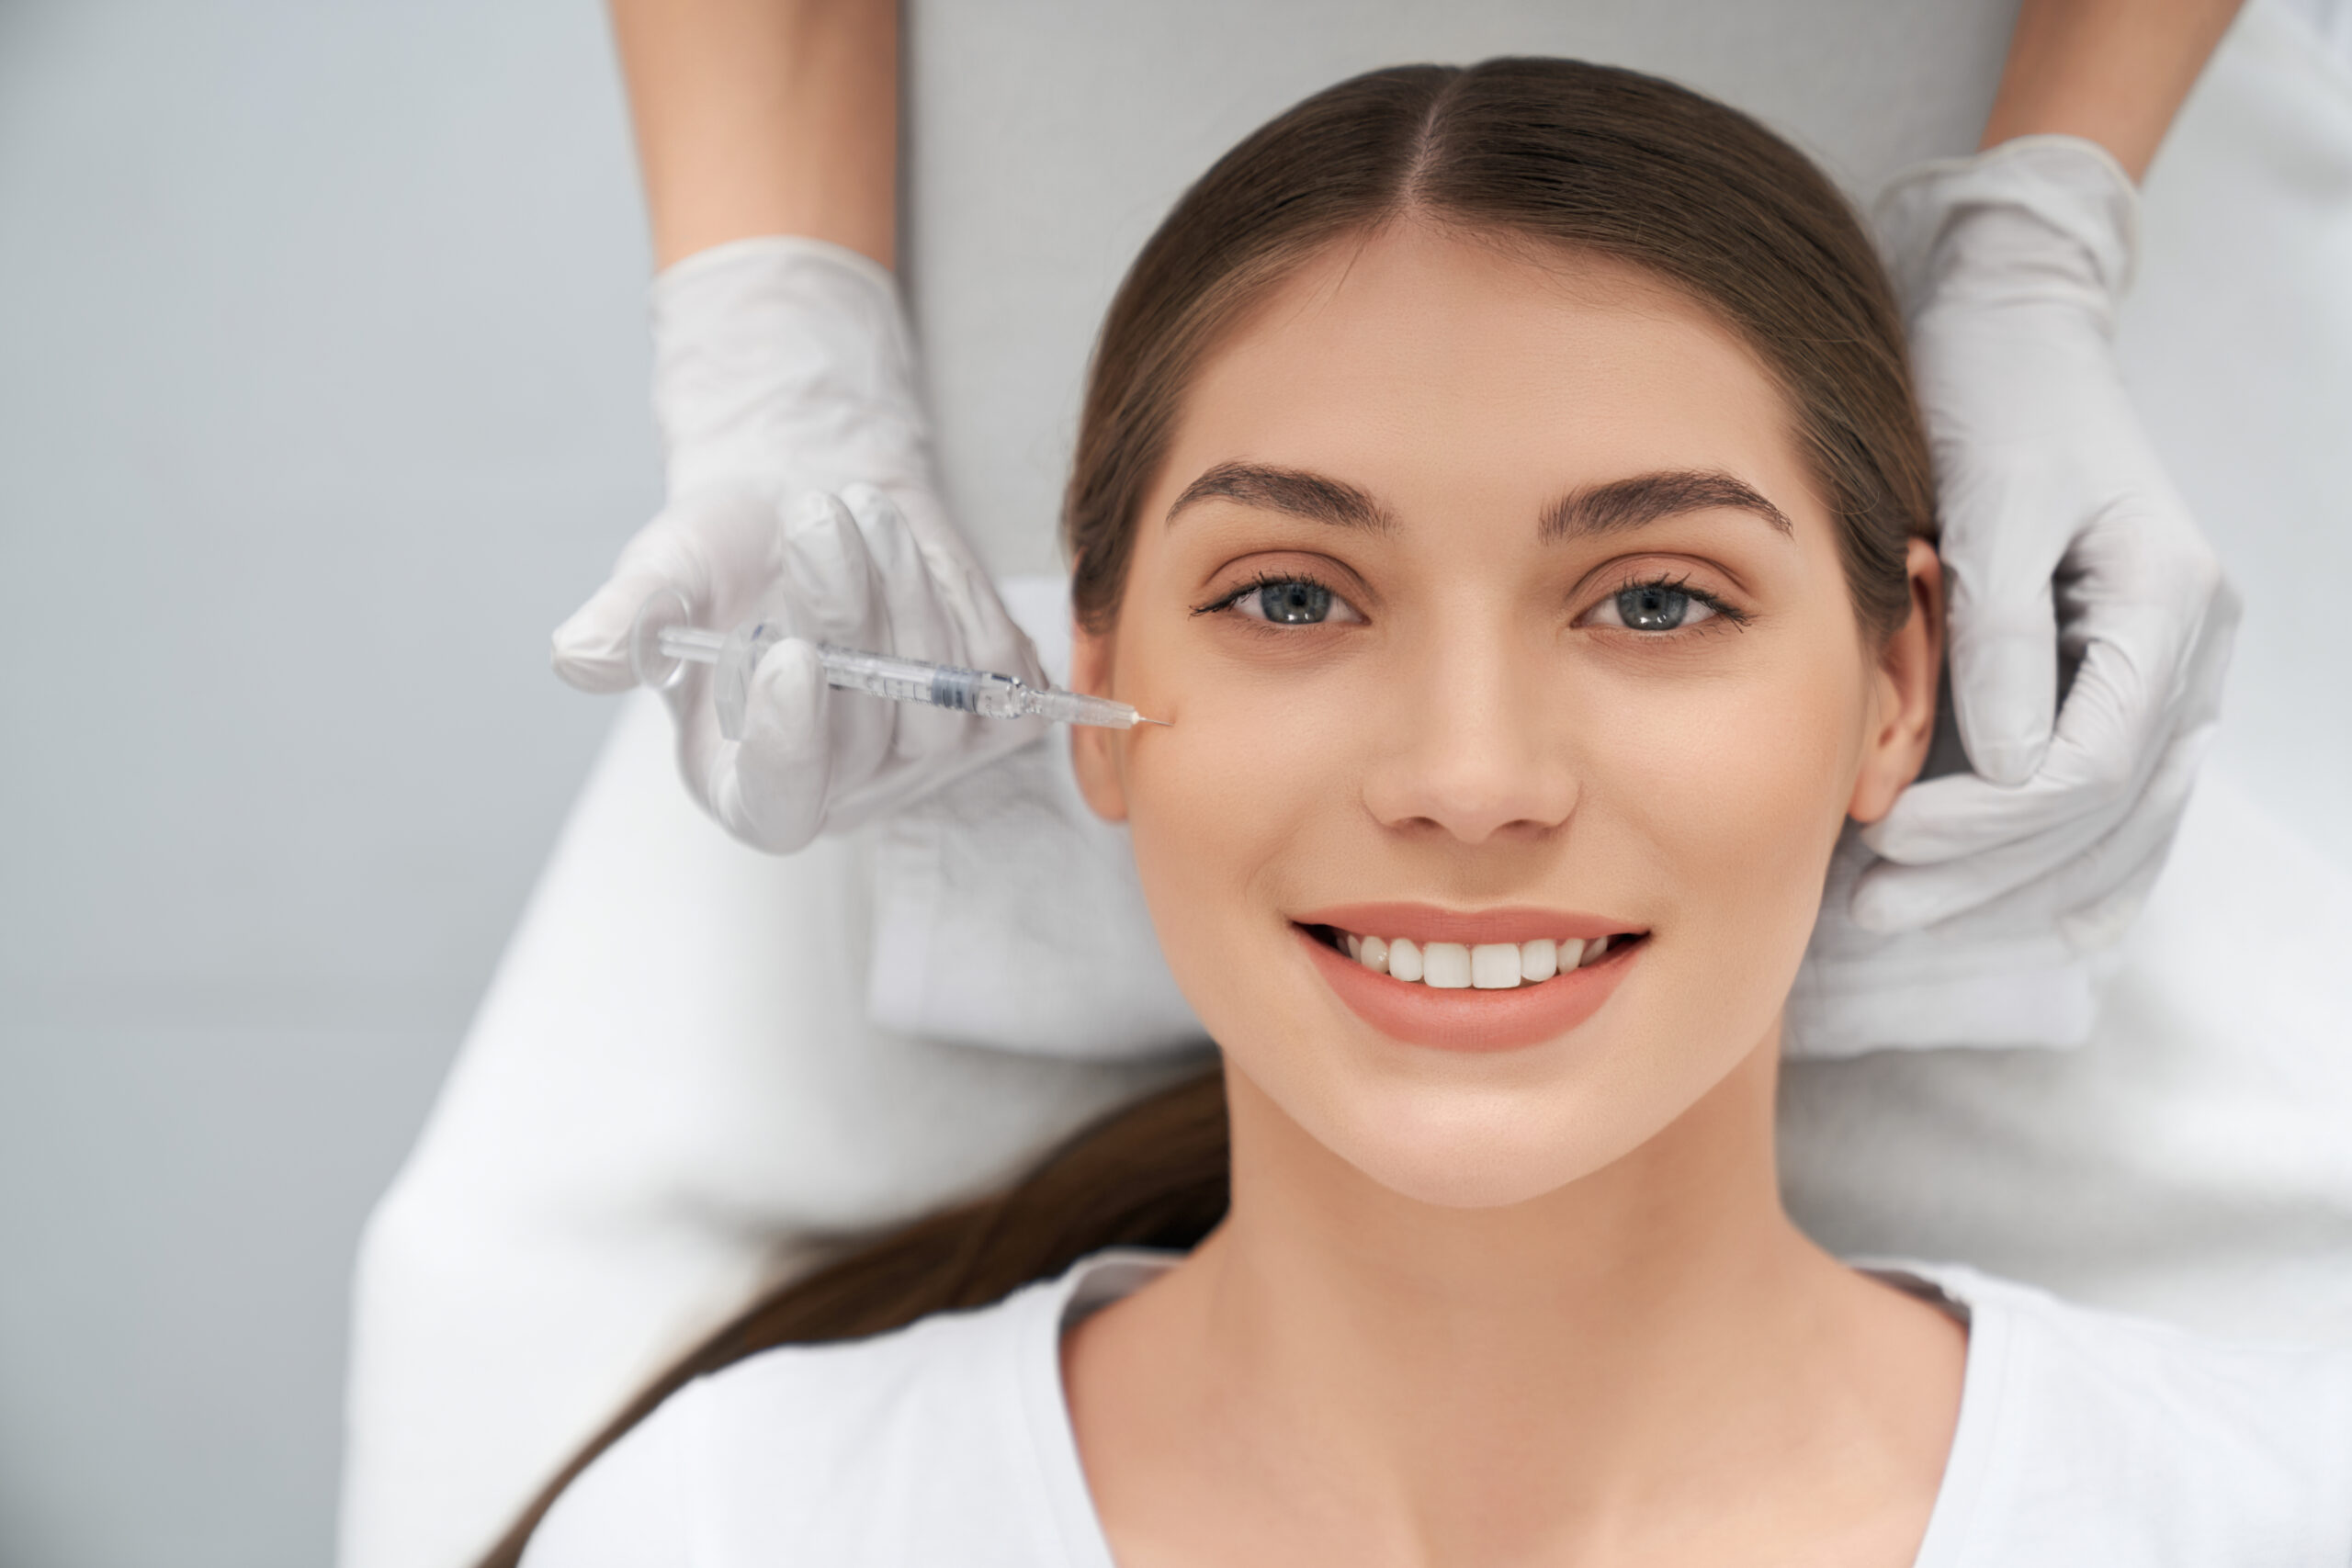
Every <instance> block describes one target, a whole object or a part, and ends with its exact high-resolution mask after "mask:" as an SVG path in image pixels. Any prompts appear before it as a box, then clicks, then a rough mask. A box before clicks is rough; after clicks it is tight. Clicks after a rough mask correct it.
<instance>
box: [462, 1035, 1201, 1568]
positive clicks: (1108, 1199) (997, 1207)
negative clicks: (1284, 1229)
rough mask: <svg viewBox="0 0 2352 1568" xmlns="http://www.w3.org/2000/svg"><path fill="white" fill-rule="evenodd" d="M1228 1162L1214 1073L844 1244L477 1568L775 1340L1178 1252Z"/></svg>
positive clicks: (886, 1327)
mask: <svg viewBox="0 0 2352 1568" xmlns="http://www.w3.org/2000/svg"><path fill="white" fill-rule="evenodd" d="M1226 1203H1227V1127H1226V1112H1225V1077H1224V1075H1223V1074H1222V1073H1221V1072H1218V1071H1216V1070H1212V1071H1209V1072H1206V1073H1204V1074H1202V1075H1201V1076H1200V1077H1194V1078H1189V1079H1186V1080H1185V1081H1184V1082H1182V1083H1180V1084H1178V1085H1176V1086H1175V1087H1174V1088H1172V1089H1162V1090H1161V1091H1159V1093H1158V1094H1155V1095H1153V1096H1151V1097H1150V1098H1149V1099H1148V1100H1142V1101H1139V1102H1138V1103H1136V1104H1135V1105H1132V1106H1129V1107H1127V1108H1126V1109H1125V1110H1124V1111H1114V1112H1113V1113H1112V1114H1111V1115H1109V1116H1106V1117H1104V1118H1103V1120H1101V1121H1100V1122H1095V1123H1094V1124H1093V1125H1092V1126H1091V1127H1089V1128H1087V1129H1085V1130H1084V1131H1082V1132H1080V1133H1079V1134H1076V1135H1075V1136H1074V1137H1072V1138H1071V1139H1070V1140H1069V1142H1068V1143H1065V1144H1064V1145H1062V1146H1061V1147H1060V1148H1058V1149H1057V1150H1056V1151H1055V1152H1054V1153H1052V1154H1050V1155H1048V1156H1046V1158H1045V1159H1044V1160H1043V1161H1041V1162H1039V1164H1038V1165H1037V1166H1036V1167H1035V1168H1033V1169H1032V1170H1031V1171H1030V1172H1029V1174H1028V1175H1026V1176H1024V1177H1023V1178H1022V1179H1020V1180H1018V1181H1016V1182H1014V1183H1013V1184H1012V1186H1011V1187H1008V1188H1006V1189H1005V1190H1002V1191H1001V1192H998V1193H996V1194H994V1195H993V1196H991V1197H987V1198H982V1199H979V1200H977V1201H973V1202H969V1203H965V1204H961V1205H959V1206H957V1207H956V1208H953V1209H946V1210H943V1211H942V1212H940V1213H936V1214H933V1215H931V1216H929V1217H928V1218H926V1219H921V1220H917V1221H916V1222H915V1223H914V1224H910V1225H908V1226H906V1227H904V1228H903V1229H900V1230H897V1231H892V1232H890V1233H889V1234H888V1235H883V1236H880V1237H878V1238H876V1239H874V1240H870V1241H866V1242H864V1243H862V1244H859V1245H856V1246H854V1247H852V1248H851V1249H850V1250H849V1251H848V1252H846V1253H844V1254H843V1255H842V1256H841V1257H839V1258H835V1259H834V1260H833V1261H832V1262H831V1263H829V1264H827V1265H825V1266H824V1267H823V1268H821V1269H818V1270H817V1271H816V1272H815V1273H813V1274H809V1275H808V1276H806V1277H804V1278H802V1279H798V1280H791V1281H788V1282H786V1284H783V1285H781V1286H778V1287H777V1288H776V1289H775V1290H774V1291H773V1292H770V1293H769V1294H768V1295H766V1296H765V1297H763V1298H762V1299H761V1300H760V1301H758V1302H756V1303H753V1304H752V1306H751V1307H750V1308H749V1309H748V1310H747V1311H745V1312H744V1313H743V1314H741V1316H739V1317H737V1318H736V1319H735V1320H734V1321H733V1322H732V1323H729V1324H728V1325H726V1326H725V1327H723V1328H721V1329H719V1330H718V1333H716V1334H714V1335H712V1336H711V1337H709V1338H708V1339H706V1340H705V1341H703V1343H702V1344H701V1345H700V1346H699V1347H698V1348H695V1350H693V1351H691V1352H689V1353H688V1354H687V1355H686V1357H685V1358H684V1359H682V1360H681V1361H679V1362H678V1363H677V1365H675V1366H673V1367H672V1368H671V1369H670V1370H669V1371H665V1372H663V1373H662V1375H661V1376H660V1377H658V1378H656V1379H655V1380H654V1381H653V1382H652V1384H651V1385H650V1387H648V1388H647V1389H646V1390H645V1391H644V1392H643V1393H640V1394H639V1395H638V1396H637V1398H636V1399H634V1400H632V1401H631V1402H630V1403H629V1404H628V1408H626V1409H624V1410H623V1411H622V1412H621V1413H620V1414H619V1415H618V1416H615V1417H614V1418H613V1420H612V1422H611V1423H610V1424H609V1425H608V1426H606V1427H605V1429H604V1430H603V1431H601V1432H599V1433H597V1434H596V1436H595V1437H594V1438H592V1439H591V1440H590V1441H589V1443H588V1445H587V1446H586V1447H585V1448H583V1449H582V1450H581V1451H580V1453H579V1454H578V1455H577V1456H576V1457H574V1458H573V1459H572V1461H571V1462H570V1463H569V1464H567V1465H565V1466H564V1467H563V1469H562V1471H561V1472H559V1473H558V1474H557V1476H556V1478H555V1479H554V1480H553V1481H551V1482H549V1483H548V1485H547V1488H546V1490H544V1491H542V1492H541V1493H540V1494H539V1495H538V1496H537V1498H535V1499H533V1501H532V1503H531V1506H529V1507H528V1508H527V1509H526V1510H525V1511H524V1513H523V1517H521V1518H520V1519H518V1520H516V1521H515V1528H514V1529H511V1530H509V1531H507V1532H506V1535H505V1537H504V1538H503V1540H500V1541H499V1543H498V1544H497V1545H496V1546H495V1547H493V1548H492V1550H491V1551H490V1553H489V1554H488V1555H487V1556H485V1557H483V1558H482V1559H481V1568H518V1565H519V1564H520V1563H521V1562H522V1561H523V1549H524V1547H525V1546H526V1544H527V1543H528V1542H529V1540H530V1539H531V1532H532V1531H533V1530H534V1529H537V1528H538V1523H539V1520H540V1518H541V1517H544V1516H545V1515H546V1513H547V1511H548V1508H549V1507H551V1506H554V1503H555V1500H556V1498H557V1497H558V1496H560V1495H561V1494H562V1492H563V1489H564V1488H565V1487H566V1486H569V1485H571V1483H572V1481H573V1479H574V1478H575V1477H577V1476H578V1475H579V1474H580V1472H582V1471H583V1470H585V1469H587V1468H588V1466H589V1465H590V1464H591V1463H592V1462H594V1460H595V1458H596V1456H597V1455H599V1454H601V1453H603V1452H604V1451H605V1450H606V1449H608V1448H610V1447H612V1446H613V1444H615V1443H616V1442H618V1441H619V1440H620V1438H621V1437H622V1436H623V1434H625V1433H627V1432H628V1429H629V1428H630V1427H634V1426H636V1425H637V1424H638V1423H639V1421H642V1420H644V1419H645V1417H646V1416H650V1415H651V1414H652V1413H653V1410H654V1407H655V1406H657V1405H659V1404H661V1403H662V1401H663V1400H665V1399H667V1398H669V1397H670V1396H671V1395H672V1394H673V1393H677V1392H678V1391H679V1390H680V1389H682V1388H684V1386H685V1385H686V1384H687V1383H689V1382H693V1381H694V1380H695V1379H696V1378H698V1377H701V1376H704V1375H705V1374H706V1373H709V1372H715V1371H718V1370H719V1369H720V1368H722V1367H727V1366H731V1365H733V1364H734V1363H735V1362H737V1361H741V1360H743V1359H746V1358H748V1357H752V1356H756V1355H758V1354H759V1353H760V1352H761V1351H763V1350H770V1349H774V1348H776V1347H777V1346H779V1345H817V1344H823V1343H826V1342H827V1341H830V1340H837V1339H863V1338H865V1337H868V1336H870V1335H876V1334H887V1333H888V1332H889V1331H890V1330H892V1329H894V1328H903V1327H905V1326H906V1325H909V1324H910V1323H913V1322H915V1321H916V1320H917V1319H919V1318H923V1317H928V1316H930V1315H931V1314H933V1313H936V1312H954V1311H956V1310H958V1309H959V1308H965V1307H978V1306H986V1305H988V1304H989V1303H991V1302H997V1301H1001V1300H1003V1299H1004V1297H1006V1296H1008V1295H1010V1294H1011V1293H1012V1292H1014V1291H1016V1290H1018V1289H1020V1288H1021V1287H1022V1286H1023V1285H1025V1284H1028V1283H1029V1282H1030V1281H1032V1280H1050V1279H1052V1278H1053V1277H1055V1276H1056V1275H1057V1274H1059V1273H1061V1272H1062V1270H1064V1269H1068V1268H1069V1266H1070V1265H1071V1264H1073V1263H1075V1262H1077V1261H1078V1260H1079V1259H1080V1258H1084V1257H1085V1256H1087V1255H1088V1254H1089V1253H1092V1252H1100V1251H1102V1250H1103V1248H1104V1247H1165V1248H1168V1249H1170V1250H1172V1251H1180V1252H1181V1251H1189V1250H1191V1249H1192V1248H1193V1247H1194V1246H1196V1245H1198V1244H1199V1242H1200V1240H1201V1238H1202V1237H1203V1236H1204V1235H1208V1233H1209V1232H1210V1231H1211V1230H1213V1229H1215V1228H1216V1224H1217V1223H1218V1222H1219V1221H1221V1220H1222V1219H1224V1218H1225V1210H1226Z"/></svg>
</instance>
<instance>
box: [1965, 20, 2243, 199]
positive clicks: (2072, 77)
mask: <svg viewBox="0 0 2352 1568" xmlns="http://www.w3.org/2000/svg"><path fill="white" fill-rule="evenodd" d="M2240 3H2241V0H2024V4H2023V5H2022V6H2020V7H2019V8H2018V23H2017V30H2016V31H2015V32H2014V33H2013V34H2011V35H2010V39H2009V58H2008V63H2007V65H2006V66H2005V67H2003V69H2002V73H2001V88H2000V92H1999V95H1998V96H1996V98H1995V99H1994V101H1993V112H1992V114H1991V116H1990V117H1989V118H1987V119H1986V120H1985V141H1984V145H1985V146H1987V147H1990V146H1992V145H1993V144H1994V143H1996V142H1999V141H2008V140H2009V139H2010V138H2011V137H2014V136H2027V135H2031V134H2034V133H2036V132H2056V133H2060V134H2064V135H2068V136H2080V137H2084V138H2086V139H2087V140H2089V141H2096V142H2098V144H2099V145H2100V146H2102V147H2105V148H2106V149H2107V150H2108V151H2109V152H2112V153H2113V154H2115V159H2116V162H2118V163H2120V164H2122V165H2123V167H2124V169H2125V170H2126V171H2127V172H2128V173H2130V175H2131V177H2132V178H2133V179H2135V180H2136V179H2138V178H2139V177H2140V176H2141V175H2143V174H2145V173H2146V172H2147V168H2148V163H2149V160H2151V159H2153V158H2154V156H2155V155H2156V146H2157V143H2159V142H2161V141H2163V140H2164V136H2165V128H2167V127H2168V126H2170V125H2171V124H2172V118H2173V116H2174V115H2175V114H2176V113H2177V112H2178V111H2179V109H2180V105H2181V101H2182V100H2183V99H2185V98H2186V97H2188V89H2189V88H2190V87H2192V86H2194V85H2196V82H2197V74H2198V73H2199V72H2200V71H2202V70H2203V69H2204V68H2205V62H2206V60H2207V59H2208V58H2210V57H2211V54H2212V52H2213V48H2214V46H2215V45H2216V44H2218V43H2220V42H2221V40H2222V33H2224V32H2226V31H2227V30H2229V26H2230V19H2231V18H2232V17H2234V16H2236V15H2237V11H2238V6H2239V5H2240Z"/></svg>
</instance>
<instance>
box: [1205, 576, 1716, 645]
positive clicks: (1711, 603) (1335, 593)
mask: <svg viewBox="0 0 2352 1568" xmlns="http://www.w3.org/2000/svg"><path fill="white" fill-rule="evenodd" d="M1293 582H1304V583H1307V584H1309V585H1311V586H1313V587H1317V588H1320V589H1322V590H1323V591H1324V592H1327V593H1329V594H1330V595H1331V597H1333V598H1334V599H1338V598H1341V597H1342V595H1341V594H1340V591H1339V590H1338V589H1336V588H1333V587H1332V586H1331V585H1330V584H1329V583H1328V582H1326V581H1323V580H1322V579H1321V578H1319V577H1317V576H1316V575H1315V574H1314V573H1313V572H1311V571H1261V572H1260V573H1259V574H1258V575H1257V576H1255V577H1253V578H1251V579H1250V581H1247V582H1245V583H1243V584H1241V585H1240V586H1239V587H1238V588H1235V589H1233V590H1232V591H1230V592H1226V593H1221V594H1219V595H1218V596H1217V597H1216V598H1215V599H1212V600H1210V601H1209V602H1208V603H1207V604H1196V605H1194V606H1193V614H1194V615H1217V614H1219V613H1221V612H1223V611H1227V610H1230V609H1232V608H1233V607H1234V606H1235V605H1236V604H1239V603H1241V601H1242V600H1244V599H1247V598H1248V597H1250V594H1252V593H1256V592H1260V591H1261V590H1262V589H1267V588H1280V587H1283V586H1285V585H1286V584H1289V583H1293ZM1644 588H1663V589H1665V590H1667V591H1668V592H1673V593H1683V594H1688V595H1689V596H1690V597H1691V598H1692V599H1695V600H1697V601H1698V602H1699V603H1700V604H1704V605H1705V606H1706V607H1707V608H1708V609H1710V610H1712V611H1713V612H1714V613H1715V615H1716V616H1718V617H1720V618H1721V620H1722V621H1723V623H1724V625H1725V626H1730V627H1733V628H1735V629H1737V628H1740V627H1744V626H1747V620H1748V615H1747V611H1745V610H1743V609H1741V608H1739V606H1737V605H1736V604H1732V603H1731V602H1730V601H1729V600H1727V599H1724V597H1722V596H1721V595H1720V594H1715V593H1710V592H1707V591H1706V590H1705V589H1703V588H1694V587H1692V586H1691V579H1690V577H1689V576H1688V575H1687V574H1686V575H1684V576H1681V577H1673V576H1669V575H1668V574H1667V573H1664V572H1660V573H1658V574H1657V575H1656V576H1653V577H1644V578H1635V579H1632V580H1630V581H1624V582H1621V583H1619V584H1618V585H1617V586H1616V587H1614V588H1612V589H1611V590H1610V591H1609V592H1606V593H1604V594H1602V595H1601V596H1600V597H1601V599H1613V598H1615V597H1616V596H1617V595H1618V594H1620V593H1630V592H1635V591H1637V590H1640V589H1644ZM1594 603H1595V604H1599V603H1600V601H1599V600H1596V601H1595V602H1594ZM1577 618H1578V619H1579V620H1581V619H1582V618H1583V617H1582V616H1578V617H1577ZM1709 624H1711V623H1708V622H1702V623H1701V624H1700V625H1699V626H1691V627H1687V628H1678V629H1677V630H1675V631H1670V632H1640V633H1636V634H1635V635H1636V636H1640V637H1650V638H1657V637H1679V636H1683V635H1686V633H1688V632H1698V631H1701V630H1702V629H1703V628H1704V627H1705V626H1707V625H1709Z"/></svg>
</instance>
